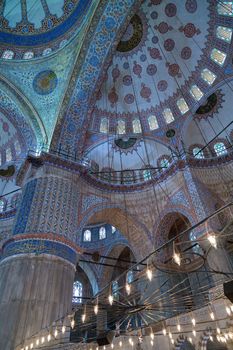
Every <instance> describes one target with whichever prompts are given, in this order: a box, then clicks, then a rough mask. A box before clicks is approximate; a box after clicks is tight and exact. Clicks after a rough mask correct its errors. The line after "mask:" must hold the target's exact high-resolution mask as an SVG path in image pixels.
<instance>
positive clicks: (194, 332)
mask: <svg viewBox="0 0 233 350" xmlns="http://www.w3.org/2000/svg"><path fill="white" fill-rule="evenodd" d="M193 335H194V337H196V335H197V332H196V331H195V329H194V330H193Z"/></svg>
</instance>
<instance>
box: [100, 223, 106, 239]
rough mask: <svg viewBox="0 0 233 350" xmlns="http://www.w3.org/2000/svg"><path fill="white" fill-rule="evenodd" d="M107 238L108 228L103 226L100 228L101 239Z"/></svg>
mask: <svg viewBox="0 0 233 350" xmlns="http://www.w3.org/2000/svg"><path fill="white" fill-rule="evenodd" d="M105 238H106V228H105V227H104V226H102V227H100V229H99V239H105Z"/></svg>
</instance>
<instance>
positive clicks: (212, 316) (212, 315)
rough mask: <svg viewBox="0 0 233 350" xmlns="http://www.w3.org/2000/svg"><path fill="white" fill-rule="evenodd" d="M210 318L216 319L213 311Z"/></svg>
mask: <svg viewBox="0 0 233 350" xmlns="http://www.w3.org/2000/svg"><path fill="white" fill-rule="evenodd" d="M210 318H211V320H214V319H215V317H214V313H213V312H211V313H210Z"/></svg>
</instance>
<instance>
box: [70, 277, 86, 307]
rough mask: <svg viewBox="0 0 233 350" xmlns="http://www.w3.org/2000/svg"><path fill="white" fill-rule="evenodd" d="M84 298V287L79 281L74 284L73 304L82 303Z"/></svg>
mask: <svg viewBox="0 0 233 350" xmlns="http://www.w3.org/2000/svg"><path fill="white" fill-rule="evenodd" d="M82 297H83V285H82V283H81V282H79V281H75V282H74V284H73V298H72V302H73V303H78V304H81V303H82Z"/></svg>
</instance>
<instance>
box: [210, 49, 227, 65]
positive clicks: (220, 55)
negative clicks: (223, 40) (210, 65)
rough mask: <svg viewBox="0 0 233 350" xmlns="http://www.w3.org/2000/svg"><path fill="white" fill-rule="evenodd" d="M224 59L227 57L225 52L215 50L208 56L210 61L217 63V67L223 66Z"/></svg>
mask: <svg viewBox="0 0 233 350" xmlns="http://www.w3.org/2000/svg"><path fill="white" fill-rule="evenodd" d="M226 57H227V54H226V53H225V52H223V51H220V50H218V49H215V48H214V49H213V50H212V51H211V54H210V58H211V60H212V61H214V62H215V63H217V64H218V65H219V66H223V64H224V62H225V59H226Z"/></svg>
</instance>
